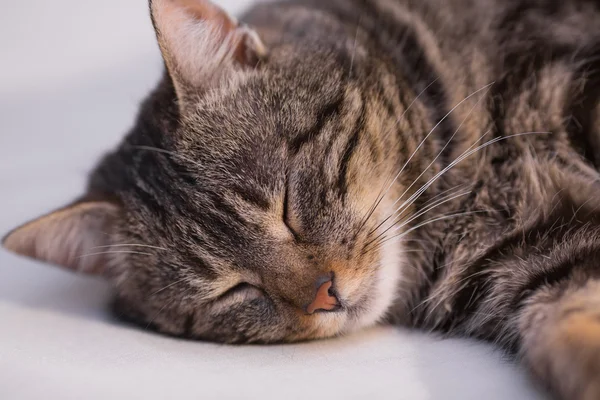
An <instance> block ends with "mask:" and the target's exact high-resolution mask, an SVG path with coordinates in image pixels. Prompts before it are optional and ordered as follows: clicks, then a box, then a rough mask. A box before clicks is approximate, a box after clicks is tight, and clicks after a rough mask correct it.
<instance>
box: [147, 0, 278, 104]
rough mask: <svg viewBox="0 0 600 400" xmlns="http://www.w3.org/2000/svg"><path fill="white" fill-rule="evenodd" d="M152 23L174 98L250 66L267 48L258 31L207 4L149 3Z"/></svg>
mask: <svg viewBox="0 0 600 400" xmlns="http://www.w3.org/2000/svg"><path fill="white" fill-rule="evenodd" d="M150 9H151V12H152V21H153V23H154V27H155V30H156V35H157V38H158V43H159V45H160V48H161V50H162V53H163V57H164V59H165V62H166V64H167V68H168V69H169V73H170V74H171V77H172V78H173V81H174V83H175V86H176V90H177V92H178V95H180V96H181V95H182V93H183V92H185V90H186V89H188V88H196V89H198V88H200V89H202V88H206V87H209V86H210V85H211V84H213V83H214V80H215V79H219V78H220V77H222V76H223V74H227V73H231V71H234V70H236V69H239V68H248V67H250V68H252V67H255V66H256V65H257V63H258V62H259V61H260V60H261V59H262V58H264V57H265V56H266V54H267V50H266V48H265V46H264V44H263V43H262V41H261V40H260V38H259V37H258V35H257V33H256V32H255V31H253V30H252V29H250V28H249V27H247V26H244V25H240V24H239V23H238V22H237V21H236V20H235V18H233V17H231V16H230V15H228V14H227V12H226V11H224V10H222V9H221V8H220V7H218V6H217V5H215V4H213V3H212V2H211V1H209V0H150Z"/></svg>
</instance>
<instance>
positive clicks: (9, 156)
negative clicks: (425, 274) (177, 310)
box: [0, 0, 540, 400]
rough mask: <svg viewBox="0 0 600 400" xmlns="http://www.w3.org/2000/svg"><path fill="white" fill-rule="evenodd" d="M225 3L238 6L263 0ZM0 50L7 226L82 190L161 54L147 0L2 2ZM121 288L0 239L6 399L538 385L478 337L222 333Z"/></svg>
mask: <svg viewBox="0 0 600 400" xmlns="http://www.w3.org/2000/svg"><path fill="white" fill-rule="evenodd" d="M323 1H327V0H323ZM218 3H219V4H220V5H222V6H223V7H225V8H226V9H228V10H229V11H231V12H232V13H236V14H237V13H239V12H240V10H242V9H243V8H245V7H246V6H247V5H248V4H249V3H251V0H244V1H242V0H230V1H226V0H221V1H218ZM0 54H1V58H0V59H1V62H0V235H4V234H5V233H7V232H8V231H9V230H10V229H12V228H14V227H15V226H17V225H18V224H21V223H23V222H25V221H26V220H28V219H31V218H33V217H36V216H39V215H40V214H43V213H46V212H48V211H49V210H52V209H53V208H56V207H59V206H62V205H63V204H65V203H67V202H69V201H71V200H72V199H73V198H74V197H75V196H77V195H79V194H80V193H81V191H82V189H83V186H84V183H85V179H86V174H87V172H88V171H89V170H90V169H91V167H92V166H93V165H94V163H95V161H96V160H97V159H98V157H100V156H101V154H102V153H104V152H105V151H107V150H109V149H110V148H112V147H113V146H115V145H116V143H117V142H118V141H119V140H120V139H121V138H122V136H123V135H124V133H125V132H126V131H127V130H128V128H129V127H130V126H131V124H132V122H133V119H134V117H135V114H136V112H137V108H138V104H139V102H140V100H141V99H142V98H143V97H144V96H145V95H146V94H147V93H148V91H149V90H150V89H151V88H152V87H153V86H154V84H155V83H156V81H157V80H158V77H159V75H160V73H161V71H162V61H161V58H160V55H159V52H158V49H157V46H156V44H155V37H154V32H153V30H152V26H151V23H150V19H149V16H148V4H147V0H102V1H98V0H94V1H92V0H19V1H8V0H1V1H0ZM109 300H110V288H109V287H108V286H107V285H106V284H105V283H104V282H102V281H99V280H96V279H92V278H87V277H81V276H76V275H73V274H71V273H68V272H66V271H62V270H60V269H58V268H55V267H50V266H47V265H42V264H40V263H37V262H34V261H31V260H25V259H22V258H19V257H16V256H14V255H12V254H8V253H7V252H5V251H4V250H0V328H1V329H0V398H1V399H28V398H62V399H71V398H72V399H82V398H86V399H92V398H97V399H103V398H124V397H126V398H142V397H143V398H167V397H169V398H170V397H175V396H177V397H179V398H195V399H216V398H240V397H243V398H261V399H263V400H264V399H271V398H272V399H278V398H287V399H295V398H297V399H306V398H328V399H336V398H339V399H353V398H356V399H364V398H372V399H379V398H394V399H406V400H421V399H423V400H427V399H445V400H446V399H479V398H486V399H487V400H494V399H498V400H499V399H538V398H540V397H539V395H538V394H537V392H536V391H535V389H533V388H532V387H531V386H530V384H529V381H528V380H527V379H526V377H525V375H524V374H523V373H522V371H520V370H519V369H518V368H517V367H515V366H514V365H512V364H511V363H509V362H508V361H506V360H505V359H504V358H503V357H502V355H501V354H500V353H498V352H496V351H494V350H492V349H491V348H490V347H488V346H485V345H482V344H476V343H471V342H463V341H448V340H446V341H440V340H438V339H436V338H431V337H427V336H424V335H421V334H418V333H412V332H406V331H403V330H401V329H396V328H381V329H375V330H372V331H369V332H363V333H360V334H357V335H352V336H351V337H347V338H343V339H336V340H333V341H323V342H316V343H307V344H299V345H294V346H270V347H224V346H218V345H213V344H205V343H191V342H185V341H178V340H174V339H170V338H165V337H162V336H158V335H155V334H151V333H148V332H144V331H143V330H141V329H137V328H136V329H134V328H131V327H127V326H122V325H121V324H119V323H117V322H115V321H114V320H113V319H112V318H111V317H110V315H109V313H108V312H107V308H106V306H107V304H108V302H109Z"/></svg>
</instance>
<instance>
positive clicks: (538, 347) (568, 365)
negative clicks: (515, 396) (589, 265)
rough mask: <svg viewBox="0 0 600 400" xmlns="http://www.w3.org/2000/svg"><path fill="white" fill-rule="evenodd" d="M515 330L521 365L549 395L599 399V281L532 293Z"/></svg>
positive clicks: (566, 397)
mask: <svg viewBox="0 0 600 400" xmlns="http://www.w3.org/2000/svg"><path fill="white" fill-rule="evenodd" d="M519 330H520V336H521V351H522V357H523V361H524V362H525V364H526V365H527V366H528V367H529V368H530V370H531V371H532V372H533V373H534V375H536V376H537V377H538V378H539V379H541V381H542V382H544V383H545V384H546V385H547V386H549V387H550V389H551V390H552V392H554V393H557V394H559V396H560V398H562V399H565V400H598V399H600V281H597V280H590V281H588V282H587V283H586V284H584V285H583V286H580V285H578V286H576V285H572V286H568V285H567V286H565V287H561V288H554V289H552V290H550V289H548V290H544V291H542V292H540V293H537V294H535V295H533V296H532V297H531V298H529V299H528V301H527V303H526V304H525V305H524V308H523V310H522V313H521V314H520V315H519Z"/></svg>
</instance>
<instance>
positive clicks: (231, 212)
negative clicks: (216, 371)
mask: <svg viewBox="0 0 600 400" xmlns="http://www.w3.org/2000/svg"><path fill="white" fill-rule="evenodd" d="M151 7H152V12H153V20H154V23H155V26H156V28H157V33H158V38H159V43H160V44H161V48H162V50H163V54H164V56H165V61H166V64H167V67H168V70H169V72H170V74H168V75H166V76H165V78H164V80H163V81H162V82H161V84H160V85H159V88H158V89H157V90H156V91H155V92H154V93H153V94H152V95H151V96H150V97H149V99H148V100H147V101H146V102H145V103H144V105H143V107H142V111H141V113H140V116H139V118H138V122H137V124H136V126H135V128H134V129H133V130H132V131H131V133H130V134H129V136H128V137H127V138H126V140H125V141H124V143H123V144H122V145H121V146H120V147H119V149H118V150H117V151H115V152H114V153H112V154H110V155H109V156H107V157H106V158H105V159H104V160H103V161H102V163H101V164H100V165H99V167H98V168H97V169H96V171H95V172H94V173H93V174H92V178H91V180H90V186H89V190H88V193H87V194H86V195H85V196H84V197H83V198H82V199H81V200H80V201H78V202H76V203H75V204H74V205H72V206H69V207H67V208H66V209H64V210H62V211H60V212H57V213H54V214H52V215H50V217H45V218H42V219H41V220H39V221H36V222H33V223H30V224H28V225H25V226H24V227H23V228H21V229H18V230H16V231H15V232H14V233H12V234H11V235H9V236H8V238H7V241H6V243H7V245H8V247H9V248H12V249H14V250H15V251H18V252H20V253H23V254H27V255H31V256H35V257H38V258H43V259H46V260H49V261H53V262H56V263H60V264H63V265H66V266H70V267H71V268H78V269H82V268H83V269H86V268H87V269H90V270H94V271H102V272H104V273H105V274H106V275H107V276H109V277H110V278H111V279H113V281H114V282H115V284H116V287H117V289H118V302H117V304H118V306H119V307H118V310H119V311H118V312H119V313H121V314H123V316H125V317H128V318H131V319H134V320H137V321H139V322H141V323H142V324H144V325H147V326H149V325H152V326H155V327H156V328H157V329H158V330H161V331H163V332H167V333H170V334H174V335H182V336H187V337H193V338H201V339H211V340H218V341H225V342H273V341H293V340H303V339H312V338H318V337H326V336H332V335H336V334H341V333H345V332H350V331H352V330H355V329H359V328H362V327H365V326H368V325H372V324H373V323H376V322H380V321H388V322H392V323H398V324H404V325H409V326H414V327H417V328H420V329H426V330H433V331H440V332H445V333H449V334H452V335H458V336H468V337H477V338H482V339H486V340H490V341H494V342H497V343H499V344H501V345H502V346H504V347H505V348H507V349H508V350H510V351H511V352H513V353H514V354H517V355H519V356H520V357H521V358H522V359H523V360H524V362H525V363H526V364H527V365H528V366H529V367H530V368H531V370H532V371H533V372H534V373H535V374H536V375H538V376H539V377H540V378H541V379H542V380H543V381H544V382H545V383H546V384H547V385H548V386H550V387H551V389H552V390H553V391H554V392H555V393H556V394H558V395H560V396H562V397H563V398H568V399H571V398H582V399H596V398H599V396H600V206H599V204H600V174H599V173H598V171H597V169H596V167H595V166H594V165H598V163H600V72H599V68H600V5H599V4H598V2H595V1H591V0H590V1H584V0H572V1H564V2H559V1H551V0H545V1H544V0H538V1H534V0H531V1H529V0H518V1H516V0H515V1H504V2H498V1H491V0H481V1H475V0H470V1H469V0H452V1H442V0H418V1H417V0H415V1H411V0H327V1H323V0H320V1H317V0H292V1H286V2H281V3H272V4H271V3H267V4H260V5H258V6H256V7H255V8H254V9H252V10H251V11H250V12H249V13H248V14H247V15H246V17H245V18H244V21H245V22H247V23H248V24H249V25H250V26H251V27H252V28H254V29H255V31H250V30H248V29H247V28H243V27H238V26H237V25H236V22H235V21H232V20H230V19H229V18H228V17H227V16H226V15H225V14H223V13H222V12H220V10H218V8H216V7H214V6H213V5H211V4H210V3H209V2H207V1H200V0H185V1H184V0H155V1H154V2H153V4H152V5H151ZM186 24H187V25H189V26H187V28H190V27H192V28H194V26H193V24H199V25H198V26H201V28H202V27H203V29H200V28H198V29H187V28H186ZM211 24H212V25H211ZM207 26H209V27H210V26H215V27H217V28H216V29H213V30H211V29H206V27H207ZM196 28H197V27H196ZM100 230H101V231H102V232H103V234H102V235H103V236H102V235H101V236H99V235H98V234H97V233H96V234H94V232H95V231H100ZM44 232H47V233H44ZM73 232H75V233H79V235H80V237H82V238H85V239H86V240H82V239H80V240H76V239H74V238H73V236H70V235H72V233H73ZM82 232H83V233H82ZM106 233H108V235H106ZM65 242H66V244H65ZM99 246H100V248H106V249H109V250H110V251H109V252H108V253H106V254H105V252H104V251H98V247H99ZM94 248H96V251H94V250H93V249H94ZM60 249H62V250H60ZM59 250H60V251H59ZM100 253H102V254H100ZM81 254H87V255H86V257H84V258H80V257H79V255H81ZM89 254H92V255H89ZM315 293H316V295H315ZM315 296H316V297H315ZM313 299H314V300H313ZM315 310H316V311H320V312H317V313H315Z"/></svg>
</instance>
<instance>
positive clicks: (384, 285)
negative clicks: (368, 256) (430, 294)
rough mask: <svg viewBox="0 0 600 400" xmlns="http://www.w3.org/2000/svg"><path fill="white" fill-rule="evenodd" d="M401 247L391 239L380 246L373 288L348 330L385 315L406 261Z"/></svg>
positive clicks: (365, 325)
mask: <svg viewBox="0 0 600 400" xmlns="http://www.w3.org/2000/svg"><path fill="white" fill-rule="evenodd" d="M402 248H403V245H402V243H398V242H395V241H393V240H392V241H389V242H388V243H386V244H385V245H384V246H383V247H382V249H381V253H380V260H379V265H378V267H377V271H376V273H375V278H374V282H373V285H372V287H373V289H372V290H371V293H369V294H368V296H367V298H366V300H365V301H366V305H365V306H364V307H363V308H364V311H363V312H362V313H361V314H360V315H359V316H358V318H357V319H356V320H355V321H354V323H353V324H352V325H351V326H350V327H349V328H348V330H349V331H356V330H359V329H363V328H367V327H370V326H373V325H375V324H377V323H378V322H380V321H381V320H382V319H383V318H384V317H385V316H386V314H387V312H388V311H389V309H390V307H391V306H392V304H393V303H394V301H395V300H396V296H397V293H398V286H399V284H400V280H401V279H402V268H403V265H405V263H406V258H405V256H404V255H403V251H402Z"/></svg>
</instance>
